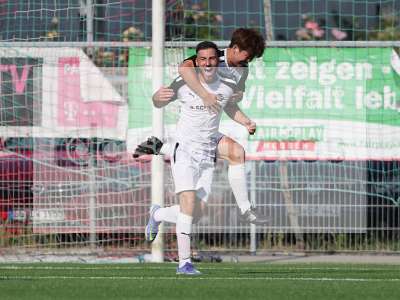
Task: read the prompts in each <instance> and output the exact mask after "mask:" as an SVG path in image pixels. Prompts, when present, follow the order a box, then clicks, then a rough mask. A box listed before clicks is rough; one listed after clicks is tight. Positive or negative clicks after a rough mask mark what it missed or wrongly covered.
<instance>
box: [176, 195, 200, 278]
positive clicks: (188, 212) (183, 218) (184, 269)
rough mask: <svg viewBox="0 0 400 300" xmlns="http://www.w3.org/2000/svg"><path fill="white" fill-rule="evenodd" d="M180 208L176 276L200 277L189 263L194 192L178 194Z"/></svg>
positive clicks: (177, 223) (177, 230) (177, 226)
mask: <svg viewBox="0 0 400 300" xmlns="http://www.w3.org/2000/svg"><path fill="white" fill-rule="evenodd" d="M178 197H179V205H180V208H181V211H180V213H179V214H178V218H177V222H176V239H177V244H178V257H179V266H178V268H177V269H176V274H183V275H200V274H201V273H200V272H199V271H198V270H196V269H195V267H194V266H193V264H192V261H191V258H190V257H191V250H190V237H191V234H192V224H193V214H194V211H195V201H196V191H194V190H192V191H183V192H181V193H179V195H178Z"/></svg>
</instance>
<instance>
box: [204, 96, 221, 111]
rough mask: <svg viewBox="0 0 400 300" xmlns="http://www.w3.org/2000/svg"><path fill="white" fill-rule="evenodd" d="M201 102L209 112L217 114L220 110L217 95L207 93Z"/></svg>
mask: <svg viewBox="0 0 400 300" xmlns="http://www.w3.org/2000/svg"><path fill="white" fill-rule="evenodd" d="M202 100H203V103H204V105H205V106H206V107H207V109H208V110H209V111H211V112H214V113H218V112H219V111H220V110H221V106H220V105H219V103H218V97H217V95H214V94H211V93H208V94H207V95H206V96H205V97H202Z"/></svg>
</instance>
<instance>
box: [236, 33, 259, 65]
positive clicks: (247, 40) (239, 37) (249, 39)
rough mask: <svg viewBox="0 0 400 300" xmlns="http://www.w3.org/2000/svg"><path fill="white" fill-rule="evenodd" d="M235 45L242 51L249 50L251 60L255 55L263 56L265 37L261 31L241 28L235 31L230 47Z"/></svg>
mask: <svg viewBox="0 0 400 300" xmlns="http://www.w3.org/2000/svg"><path fill="white" fill-rule="evenodd" d="M235 45H236V46H237V47H238V48H239V49H240V50H241V51H243V50H244V51H247V52H248V53H249V59H250V61H251V60H253V58H254V57H261V56H262V55H263V53H264V48H265V39H264V37H263V36H262V35H261V33H260V32H258V31H257V30H255V29H252V28H239V29H236V30H235V31H234V32H233V34H232V38H231V43H230V44H229V48H232V47H233V46H235Z"/></svg>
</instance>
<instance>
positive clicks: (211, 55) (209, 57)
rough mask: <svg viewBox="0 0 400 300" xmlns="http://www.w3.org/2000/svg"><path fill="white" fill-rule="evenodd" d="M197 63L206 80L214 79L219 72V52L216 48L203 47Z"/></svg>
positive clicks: (198, 54)
mask: <svg viewBox="0 0 400 300" xmlns="http://www.w3.org/2000/svg"><path fill="white" fill-rule="evenodd" d="M196 63H197V66H198V67H199V71H200V73H199V75H200V78H202V79H203V80H204V81H205V82H212V81H214V78H215V74H216V73H217V66H218V54H217V51H216V50H215V49H214V48H206V49H201V50H199V51H198V52H197V57H196Z"/></svg>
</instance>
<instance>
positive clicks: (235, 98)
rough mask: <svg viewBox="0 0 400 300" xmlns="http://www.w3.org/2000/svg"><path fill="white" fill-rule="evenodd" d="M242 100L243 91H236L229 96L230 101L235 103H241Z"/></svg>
mask: <svg viewBox="0 0 400 300" xmlns="http://www.w3.org/2000/svg"><path fill="white" fill-rule="evenodd" d="M242 99H243V91H237V92H236V93H234V94H232V96H231V100H232V101H235V102H240V101H242Z"/></svg>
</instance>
